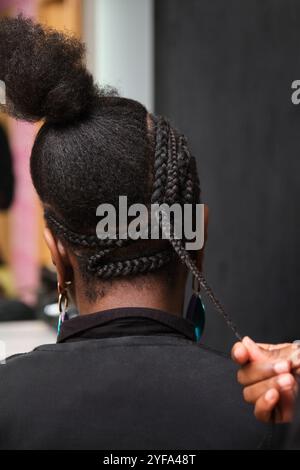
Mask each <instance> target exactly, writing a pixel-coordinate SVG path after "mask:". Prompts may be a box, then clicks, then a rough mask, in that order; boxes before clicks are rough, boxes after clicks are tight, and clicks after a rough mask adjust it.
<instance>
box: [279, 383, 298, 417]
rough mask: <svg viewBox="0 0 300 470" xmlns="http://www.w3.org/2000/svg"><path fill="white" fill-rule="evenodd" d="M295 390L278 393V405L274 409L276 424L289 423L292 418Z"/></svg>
mask: <svg viewBox="0 0 300 470" xmlns="http://www.w3.org/2000/svg"><path fill="white" fill-rule="evenodd" d="M296 395H297V392H296V390H287V391H285V392H282V393H280V400H279V405H278V406H277V408H276V411H277V412H276V422H280V423H289V422H291V421H292V419H293V417H294V409H295V400H296Z"/></svg>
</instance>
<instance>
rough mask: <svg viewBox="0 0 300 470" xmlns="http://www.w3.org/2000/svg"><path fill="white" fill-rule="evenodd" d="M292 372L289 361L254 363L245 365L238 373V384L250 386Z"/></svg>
mask: <svg viewBox="0 0 300 470" xmlns="http://www.w3.org/2000/svg"><path fill="white" fill-rule="evenodd" d="M290 371H291V363H290V362H289V361H279V362H271V361H254V362H249V364H246V365H244V366H243V367H242V368H241V369H240V370H239V371H238V373H237V379H238V382H239V383H240V384H241V385H244V386H248V385H252V384H255V383H257V382H261V381H263V380H266V379H269V378H271V377H274V376H276V375H278V374H284V373H288V372H290Z"/></svg>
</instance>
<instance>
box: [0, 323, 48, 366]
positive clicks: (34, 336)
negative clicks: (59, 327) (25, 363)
mask: <svg viewBox="0 0 300 470" xmlns="http://www.w3.org/2000/svg"><path fill="white" fill-rule="evenodd" d="M0 340H1V342H2V344H3V345H4V346H5V357H9V356H12V355H13V354H19V353H25V352H29V351H32V350H33V349H34V348H36V347H37V346H40V345H41V344H50V343H55V342H56V333H55V331H54V330H53V329H52V328H50V327H49V326H48V325H46V324H45V323H44V322H42V321H36V320H34V321H26V322H9V323H2V324H1V335H0Z"/></svg>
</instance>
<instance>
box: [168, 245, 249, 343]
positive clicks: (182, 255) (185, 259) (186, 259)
mask: <svg viewBox="0 0 300 470" xmlns="http://www.w3.org/2000/svg"><path fill="white" fill-rule="evenodd" d="M170 242H171V244H172V246H173V248H174V250H175V251H176V253H177V254H178V256H179V259H180V260H181V262H182V263H183V264H185V265H186V266H187V267H188V268H189V270H190V271H191V273H192V274H193V276H194V277H195V278H196V279H197V281H198V282H199V283H200V285H201V287H202V288H203V289H204V291H205V293H206V295H207V296H208V297H209V299H210V300H211V301H212V303H213V305H214V306H215V307H216V309H217V311H218V312H219V313H220V314H221V315H222V317H223V318H224V320H225V321H226V324H227V325H228V327H229V328H230V329H231V331H232V332H233V333H234V335H235V336H236V338H237V339H238V340H239V341H241V340H242V336H241V335H240V333H239V331H238V329H237V327H236V325H235V323H234V322H233V321H232V320H231V318H230V316H229V315H228V313H227V312H226V311H225V310H224V307H223V306H222V304H221V303H220V301H219V300H218V299H217V298H216V296H215V294H214V293H213V290H212V288H211V287H210V286H209V284H208V283H207V281H206V279H205V278H204V276H203V273H202V272H201V271H199V269H198V268H197V266H196V264H195V262H194V261H193V259H192V258H191V256H190V254H189V253H188V252H187V251H186V250H185V248H184V247H183V245H182V241H181V240H176V239H174V238H171V239H170Z"/></svg>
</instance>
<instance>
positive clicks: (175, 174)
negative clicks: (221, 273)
mask: <svg viewBox="0 0 300 470" xmlns="http://www.w3.org/2000/svg"><path fill="white" fill-rule="evenodd" d="M160 123H161V124H163V125H165V124H164V123H162V121H160V122H159V123H158V126H157V133H158V136H157V145H158V146H159V145H160V144H161V138H160V129H159V124H160ZM168 144H169V148H168V152H167V155H168V159H167V165H166V166H165V160H164V162H163V163H164V164H163V165H162V160H161V153H160V152H159V149H157V152H156V156H157V157H158V162H157V165H155V168H158V169H159V170H160V171H159V172H158V174H159V180H158V181H156V180H155V193H156V195H157V194H159V195H160V203H161V202H165V203H168V204H173V203H174V202H181V204H192V203H197V202H199V200H200V185H199V177H198V173H197V168H196V161H195V158H194V157H193V156H191V154H190V152H189V148H188V146H187V142H186V139H185V137H184V136H179V137H178V139H177V141H176V138H175V133H174V131H173V130H172V129H171V130H170V135H169V139H168ZM164 155H165V154H164ZM163 172H164V173H166V174H167V183H166V189H165V192H164V188H163V187H161V185H162V181H165V179H164V178H162V177H161V175H162V173H163ZM162 194H164V199H163V200H162ZM163 218H164V214H163V213H162V214H160V224H161V227H162V229H163V230H164V229H166V228H167V227H168V225H169V223H168V222H169V221H164V220H163ZM173 231H174V228H173ZM170 235H171V236H170V243H171V245H172V246H173V248H174V251H175V252H176V253H177V255H178V257H179V259H180V261H181V262H182V263H183V264H185V265H186V266H187V267H188V268H189V270H190V271H191V273H192V274H193V276H194V277H195V278H196V279H197V280H198V282H199V283H200V285H201V287H202V288H203V289H204V291H205V293H206V294H207V296H208V297H209V299H210V300H211V301H212V303H213V305H214V306H215V307H216V309H217V311H218V312H219V313H220V314H221V315H222V316H223V318H224V319H225V321H226V324H227V325H228V327H229V328H230V329H231V330H232V331H233V333H234V334H235V336H236V337H237V338H238V339H239V340H241V335H240V334H239V332H238V330H237V327H236V325H235V324H234V322H233V321H232V320H231V318H230V316H229V315H228V314H227V312H226V311H225V310H224V308H223V306H222V304H221V303H220V302H219V300H218V299H217V298H216V296H215V295H214V293H213V291H212V289H211V287H210V286H209V285H208V283H207V281H206V279H205V278H204V276H203V273H202V272H201V271H199V269H198V268H197V266H196V264H195V262H194V260H193V259H192V257H191V255H190V254H189V253H188V252H187V251H186V250H185V248H184V245H183V241H182V240H178V239H175V238H174V234H173V233H171V234H170Z"/></svg>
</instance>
